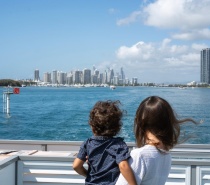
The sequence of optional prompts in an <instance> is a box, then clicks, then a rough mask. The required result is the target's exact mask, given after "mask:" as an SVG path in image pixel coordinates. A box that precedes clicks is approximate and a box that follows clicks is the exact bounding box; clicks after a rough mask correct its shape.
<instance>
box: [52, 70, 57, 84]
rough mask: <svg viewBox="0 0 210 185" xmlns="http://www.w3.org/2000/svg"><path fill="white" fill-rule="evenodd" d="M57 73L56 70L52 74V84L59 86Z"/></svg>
mask: <svg viewBox="0 0 210 185" xmlns="http://www.w3.org/2000/svg"><path fill="white" fill-rule="evenodd" d="M57 73H58V72H57V71H56V70H54V71H53V72H52V84H57V83H58V80H57Z"/></svg>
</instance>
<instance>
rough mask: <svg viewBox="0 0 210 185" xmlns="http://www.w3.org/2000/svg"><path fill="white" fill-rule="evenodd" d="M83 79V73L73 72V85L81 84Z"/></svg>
mask: <svg viewBox="0 0 210 185" xmlns="http://www.w3.org/2000/svg"><path fill="white" fill-rule="evenodd" d="M81 77H82V71H79V70H76V71H74V72H73V84H80V83H81Z"/></svg>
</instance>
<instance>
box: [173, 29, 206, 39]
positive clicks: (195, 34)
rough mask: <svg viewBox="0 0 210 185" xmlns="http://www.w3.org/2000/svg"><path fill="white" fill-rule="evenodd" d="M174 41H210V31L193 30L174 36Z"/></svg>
mask: <svg viewBox="0 0 210 185" xmlns="http://www.w3.org/2000/svg"><path fill="white" fill-rule="evenodd" d="M172 38H174V39H180V40H205V39H210V29H207V28H205V29H201V30H192V31H189V32H184V33H180V34H174V35H172Z"/></svg>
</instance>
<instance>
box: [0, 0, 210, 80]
mask: <svg viewBox="0 0 210 185" xmlns="http://www.w3.org/2000/svg"><path fill="white" fill-rule="evenodd" d="M209 10H210V0H176V1H175V0H132V1H131V0H100V1H99V0H0V79H8V78H11V79H33V78H34V70H35V69H39V71H40V77H41V79H43V74H44V73H45V72H52V71H53V70H58V71H63V72H70V71H74V70H78V69H79V70H83V69H85V68H88V69H92V68H93V66H95V67H96V68H97V69H98V70H99V71H100V72H104V71H105V70H107V68H112V69H114V72H115V73H117V72H119V71H120V68H121V67H123V70H124V72H125V75H126V77H127V78H129V79H131V78H133V77H137V78H138V82H139V83H142V82H153V83H187V82H191V81H196V82H199V81H200V51H201V50H202V49H204V48H209V47H210V16H209Z"/></svg>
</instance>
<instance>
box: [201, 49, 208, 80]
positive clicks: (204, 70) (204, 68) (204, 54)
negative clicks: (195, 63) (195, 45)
mask: <svg viewBox="0 0 210 185" xmlns="http://www.w3.org/2000/svg"><path fill="white" fill-rule="evenodd" d="M200 77H201V79H200V80H201V83H207V84H210V48H206V49H202V51H201V76H200Z"/></svg>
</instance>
